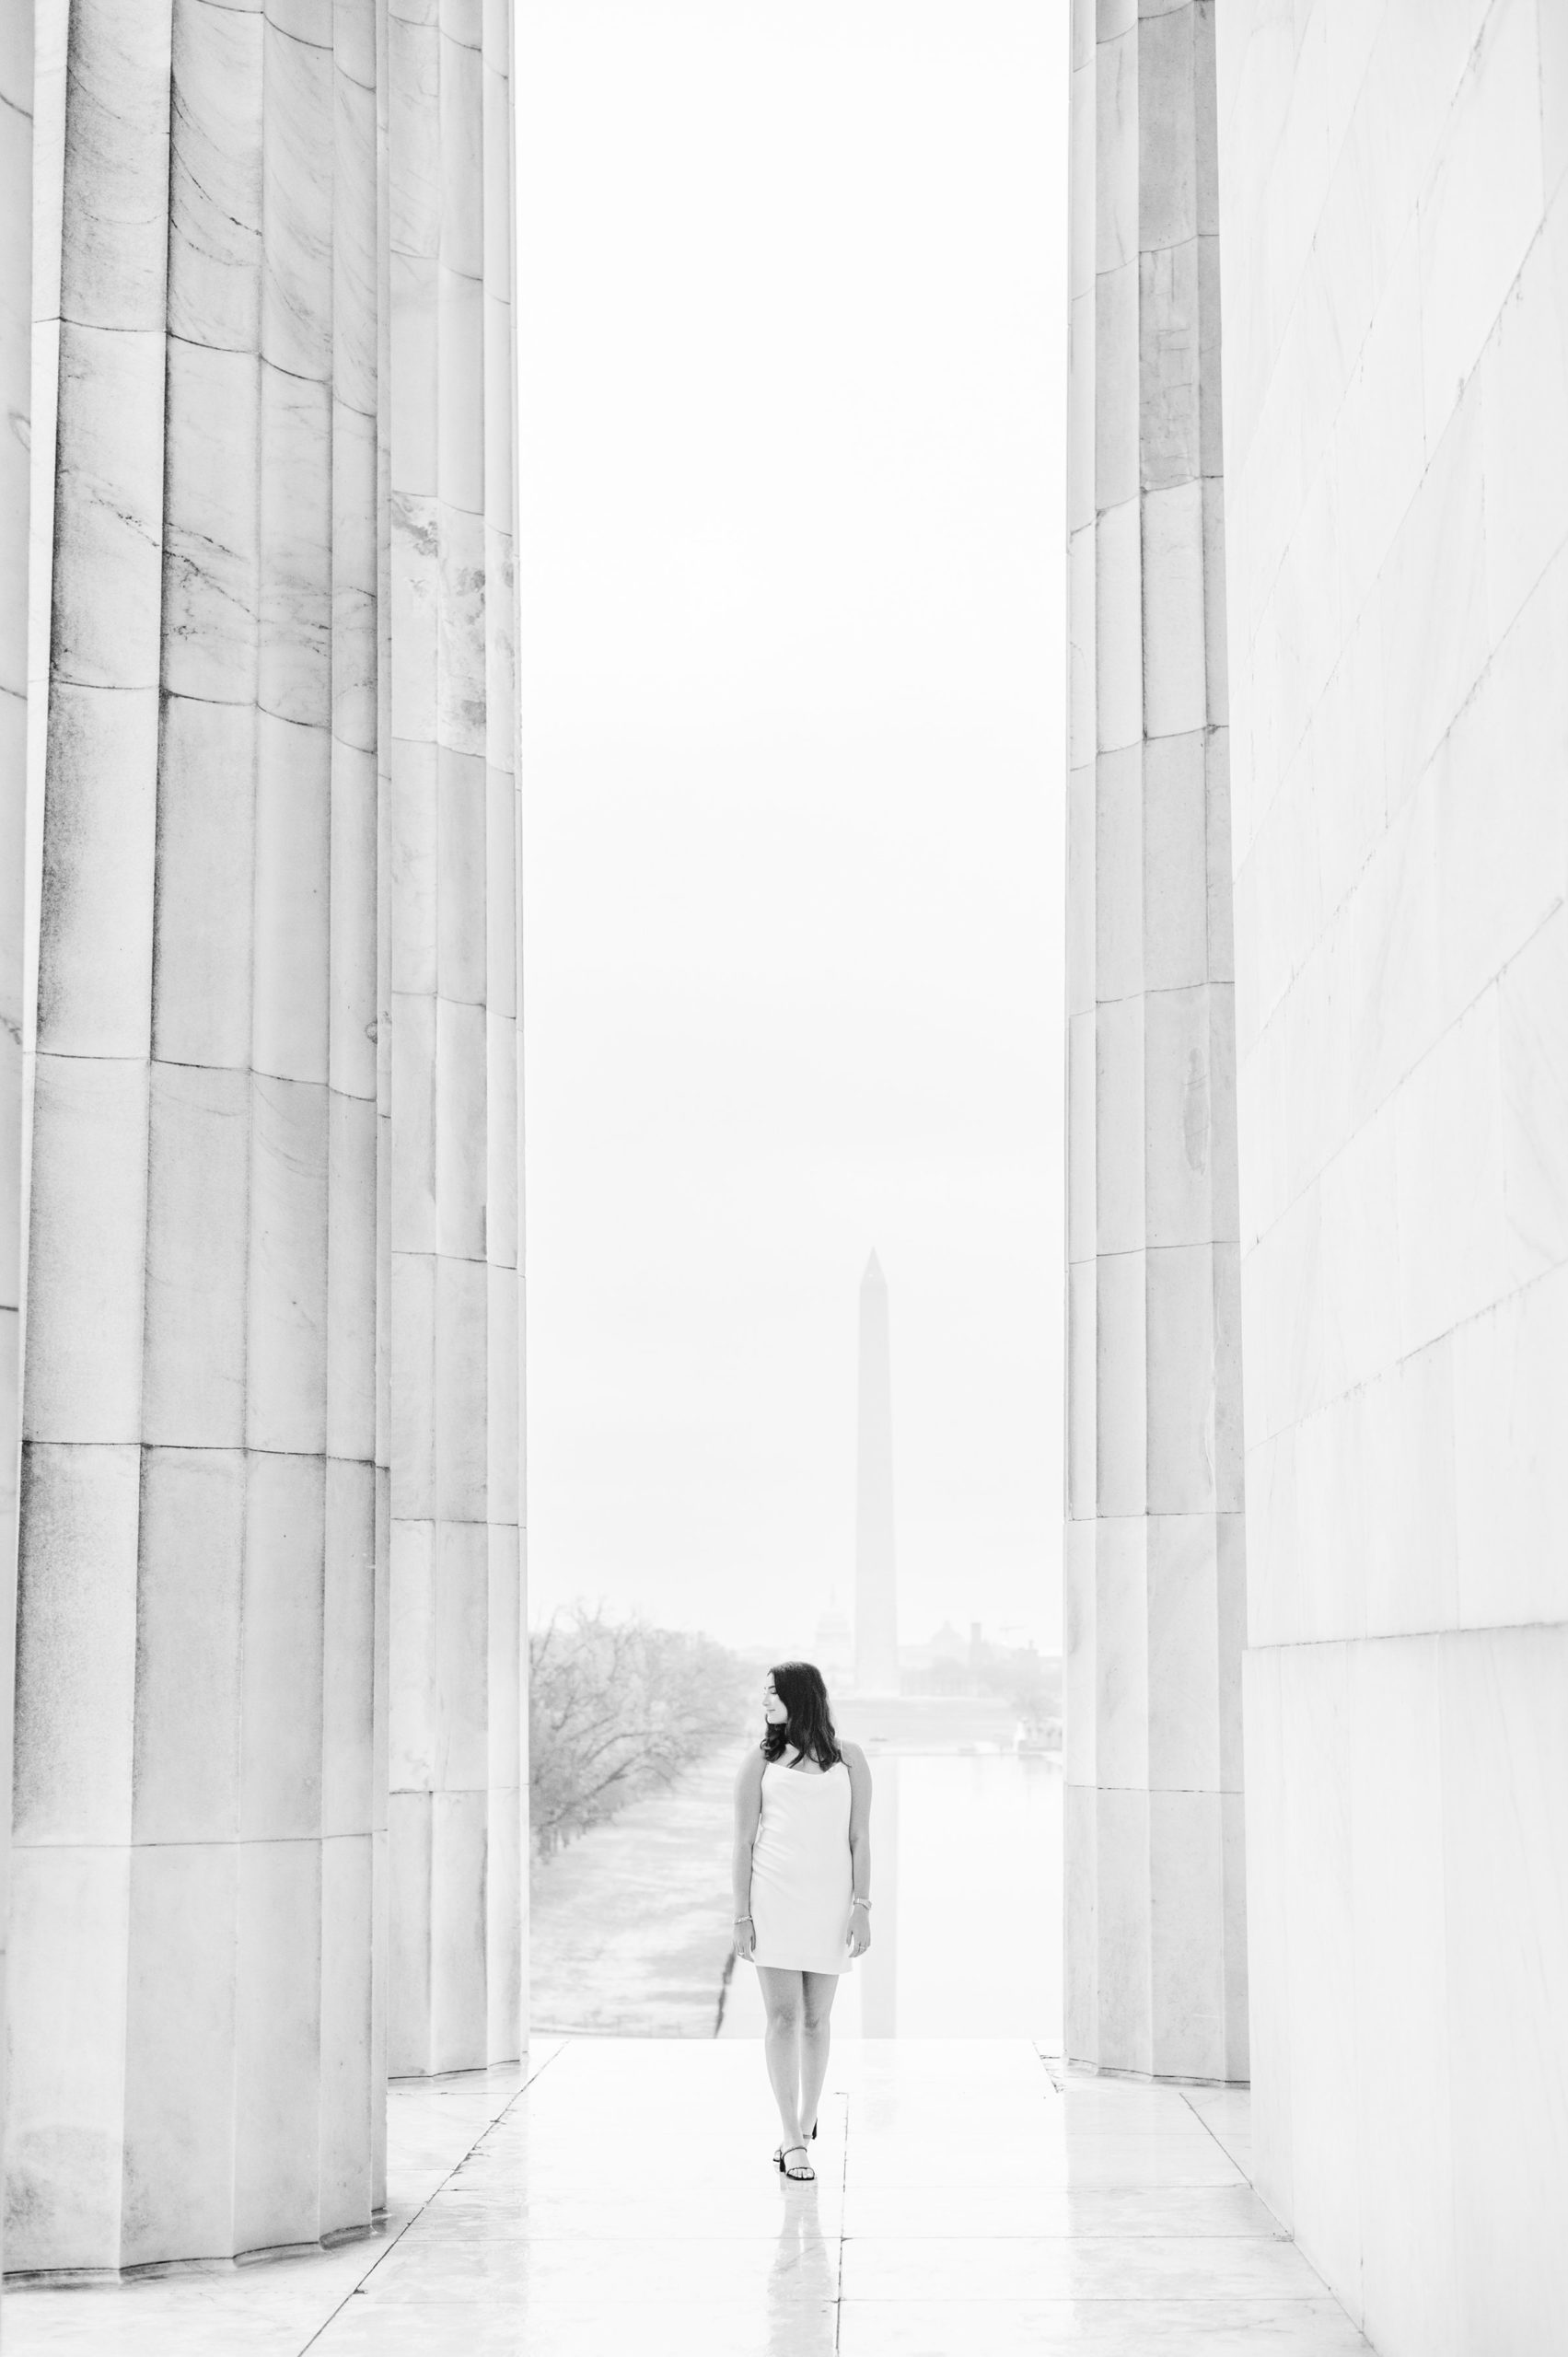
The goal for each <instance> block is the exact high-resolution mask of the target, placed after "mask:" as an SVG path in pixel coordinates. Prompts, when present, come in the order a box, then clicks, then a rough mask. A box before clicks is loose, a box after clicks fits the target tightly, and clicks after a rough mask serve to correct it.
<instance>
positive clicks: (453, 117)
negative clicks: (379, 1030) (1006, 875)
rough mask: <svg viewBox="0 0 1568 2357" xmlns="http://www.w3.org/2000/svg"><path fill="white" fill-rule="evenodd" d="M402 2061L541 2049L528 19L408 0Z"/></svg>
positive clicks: (395, 578) (393, 228)
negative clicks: (522, 207)
mask: <svg viewBox="0 0 1568 2357" xmlns="http://www.w3.org/2000/svg"><path fill="white" fill-rule="evenodd" d="M389 30H390V83H391V119H390V151H389V152H390V240H391V265H390V266H391V582H392V589H391V594H392V714H391V728H392V746H391V788H392V802H391V841H392V850H391V1036H392V1062H391V1108H392V1141H393V1144H392V1194H391V1223H392V1237H391V1245H392V1266H391V1368H392V1402H393V1409H392V1414H393V1450H392V1509H391V1511H392V1541H391V1580H392V1674H391V1766H390V1778H391V1804H390V1806H391V1816H390V1828H391V1904H392V1945H391V1956H390V1967H391V1986H390V1995H389V2009H390V2010H389V2067H390V2068H391V2070H392V2071H393V2072H397V2073H423V2072H430V2071H447V2070H455V2069H461V2068H467V2067H471V2066H473V2065H476V2064H480V2063H483V2062H485V2061H494V2060H497V2059H501V2058H504V2057H509V2056H512V2055H515V2054H517V2052H518V2051H519V2050H520V2041H521V2035H522V2026H521V2020H520V1991H521V1972H522V1950H521V1938H522V1933H521V1888H522V1876H521V1864H522V1829H521V1822H520V1782H521V1774H520V1770H521V1754H520V1728H519V1704H520V1666H521V1571H520V1522H521V1501H520V1471H521V1400H520V1380H519V1373H520V1364H521V1344H520V1332H521V1303H520V1293H519V1287H520V1268H519V1256H518V1171H519V1167H520V1156H519V1145H518V1087H517V855H518V827H517V764H516V758H515V750H514V739H515V733H516V698H515V690H514V684H513V668H514V647H513V640H514V621H513V607H514V587H513V485H512V431H513V428H512V417H513V378H514V366H513V336H512V304H511V274H512V261H511V241H512V227H511V220H512V177H513V176H512V157H511V112H510V90H509V77H510V64H511V62H510V54H509V41H510V12H509V10H508V9H507V8H506V7H505V6H501V5H496V4H495V0H493V4H492V5H490V6H484V7H483V8H481V7H480V6H475V5H472V4H471V0H441V5H440V6H435V5H431V4H430V0H393V6H392V10H391V20H390V27H389Z"/></svg>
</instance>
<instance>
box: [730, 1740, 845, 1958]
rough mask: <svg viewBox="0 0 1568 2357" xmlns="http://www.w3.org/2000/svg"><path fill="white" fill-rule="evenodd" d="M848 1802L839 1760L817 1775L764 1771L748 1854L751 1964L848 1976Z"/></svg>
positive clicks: (772, 1766) (774, 1765)
mask: <svg viewBox="0 0 1568 2357" xmlns="http://www.w3.org/2000/svg"><path fill="white" fill-rule="evenodd" d="M849 1796H850V1795H849V1770H848V1769H847V1768H846V1767H845V1765H844V1763H843V1761H842V1759H840V1760H836V1761H835V1762H834V1764H833V1766H832V1767H831V1768H825V1769H824V1770H823V1771H822V1772H821V1774H820V1775H813V1774H810V1773H809V1772H807V1773H806V1774H802V1772H801V1771H800V1770H799V1769H797V1768H786V1767H785V1766H784V1761H783V1760H782V1759H770V1760H769V1762H768V1764H767V1766H766V1767H765V1768H764V1769H763V1771H762V1821H761V1824H760V1825H759V1826H758V1828H757V1839H756V1840H755V1842H754V1843H753V1845H752V1850H751V1925H752V1929H753V1931H754V1932H755V1933H756V1936H757V1946H756V1952H755V1954H754V1955H753V1956H752V1958H751V1961H752V1963H753V1964H772V1965H778V1966H781V1967H782V1968H784V1970H785V1971H789V1972H847V1971H848V1970H849V1968H850V1956H849V1947H848V1942H849V1911H850V1910H849V1902H850V1896H851V1891H852V1887H853V1886H852V1882H851V1870H850V1855H849Z"/></svg>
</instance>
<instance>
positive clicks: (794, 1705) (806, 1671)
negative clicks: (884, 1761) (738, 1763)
mask: <svg viewBox="0 0 1568 2357" xmlns="http://www.w3.org/2000/svg"><path fill="white" fill-rule="evenodd" d="M768 1675H769V1677H770V1678H772V1681H773V1691H774V1693H775V1694H776V1695H777V1696H778V1698H779V1701H781V1702H782V1703H783V1704H784V1709H785V1710H786V1711H787V1712H788V1713H789V1716H788V1718H787V1719H786V1720H785V1721H784V1724H783V1725H782V1726H774V1725H770V1726H768V1727H766V1728H764V1729H763V1733H762V1757H763V1759H783V1757H784V1753H785V1752H786V1751H798V1752H799V1754H800V1756H801V1758H802V1759H814V1760H815V1761H816V1762H817V1765H818V1767H819V1768H820V1769H821V1770H822V1771H823V1772H824V1774H826V1772H827V1771H828V1770H829V1769H830V1768H832V1767H836V1766H837V1764H838V1762H839V1761H840V1760H841V1759H842V1758H843V1753H842V1751H841V1750H840V1749H839V1739H838V1736H836V1735H835V1734H834V1733H833V1714H832V1713H831V1712H830V1710H829V1708H828V1689H827V1688H826V1687H825V1686H824V1685H823V1683H822V1673H821V1671H820V1670H819V1668H818V1667H817V1665H816V1663H815V1662H809V1661H780V1662H775V1663H774V1664H773V1666H772V1669H771V1670H770V1671H769V1673H768Z"/></svg>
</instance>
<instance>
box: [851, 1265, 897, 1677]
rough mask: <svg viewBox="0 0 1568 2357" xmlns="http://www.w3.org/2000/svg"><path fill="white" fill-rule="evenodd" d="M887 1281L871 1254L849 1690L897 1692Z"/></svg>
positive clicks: (863, 1307)
mask: <svg viewBox="0 0 1568 2357" xmlns="http://www.w3.org/2000/svg"><path fill="white" fill-rule="evenodd" d="M891 1357H892V1353H891V1345H890V1342H889V1332H888V1280H887V1278H886V1277H885V1276H884V1275H883V1274H882V1263H881V1261H880V1260H878V1259H877V1255H876V1253H875V1252H873V1254H872V1255H871V1258H870V1260H868V1261H867V1262H866V1264H865V1276H864V1277H863V1278H862V1279H861V1282H860V1413H859V1424H858V1431H857V1435H856V1438H857V1449H856V1474H857V1480H856V1492H855V1517H854V1683H855V1690H856V1692H857V1693H861V1694H896V1693H897V1692H898V1690H899V1592H898V1565H897V1558H896V1556H895V1554H894V1551H893V1383H892V1365H891Z"/></svg>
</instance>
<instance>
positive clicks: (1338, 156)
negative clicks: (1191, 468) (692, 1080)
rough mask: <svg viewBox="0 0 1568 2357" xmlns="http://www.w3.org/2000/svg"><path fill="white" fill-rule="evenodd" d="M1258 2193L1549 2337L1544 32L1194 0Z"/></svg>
mask: <svg viewBox="0 0 1568 2357" xmlns="http://www.w3.org/2000/svg"><path fill="white" fill-rule="evenodd" d="M1218 22H1219V49H1218V91H1219V97H1218V125H1219V166H1220V173H1219V180H1220V230H1221V253H1222V256H1223V273H1222V279H1223V293H1224V308H1225V344H1224V384H1225V482H1226V505H1227V522H1226V556H1227V569H1228V586H1229V613H1230V655H1229V670H1230V688H1231V709H1232V727H1233V740H1234V761H1233V799H1232V829H1233V850H1234V859H1235V875H1236V956H1237V1044H1238V1080H1237V1097H1238V1111H1239V1137H1240V1209H1241V1237H1242V1252H1243V1259H1242V1317H1243V1339H1244V1366H1245V1374H1246V1430H1247V1466H1246V1472H1247V1496H1248V1515H1249V1530H1248V1622H1249V1655H1248V1662H1247V1679H1246V1745H1247V1795H1248V1855H1249V1885H1250V1897H1249V1907H1250V1922H1251V1968H1252V2056H1253V2074H1254V2104H1253V2121H1254V2133H1255V2139H1256V2145H1257V2151H1258V2154H1259V2160H1260V2189H1261V2190H1262V2192H1263V2193H1264V2195H1265V2197H1266V2199H1267V2200H1269V2201H1270V2202H1271V2204H1272V2206H1273V2208H1274V2209H1275V2210H1276V2211H1277V2212H1278V2213H1279V2214H1280V2216H1281V2217H1282V2218H1283V2220H1284V2221H1285V2222H1286V2223H1288V2224H1289V2225H1290V2226H1291V2227H1292V2229H1293V2230H1294V2232H1295V2235H1296V2236H1297V2238H1298V2239H1299V2241H1300V2243H1301V2245H1302V2247H1303V2248H1304V2249H1305V2250H1306V2251H1307V2255H1308V2257H1309V2258H1312V2259H1313V2260H1314V2261H1315V2263H1316V2264H1317V2265H1318V2267H1319V2268H1320V2269H1321V2270H1323V2272H1324V2273H1325V2274H1326V2275H1327V2276H1328V2278H1329V2279H1330V2282H1332V2284H1333V2285H1334V2287H1335V2289H1336V2290H1337V2291H1338V2292H1339V2293H1340V2294H1341V2296H1342V2298H1343V2299H1344V2300H1345V2301H1346V2303H1347V2305H1349V2306H1350V2307H1351V2309H1352V2311H1353V2314H1354V2315H1355V2316H1357V2317H1358V2318H1360V2319H1361V2320H1363V2321H1364V2323H1365V2329H1366V2331H1367V2333H1368V2334H1369V2336H1370V2338H1371V2339H1372V2340H1373V2341H1374V2343H1375V2344H1376V2347H1377V2349H1378V2350H1379V2351H1382V2352H1383V2357H1469V2352H1472V2351H1479V2350H1488V2351H1491V2350H1496V2351H1508V2352H1509V2357H1546V2352H1547V2351H1557V2350H1560V2349H1561V2348H1562V2345H1563V2333H1564V2320H1565V2318H1568V2244H1565V2241H1564V2237H1563V2235H1562V2218H1563V2215H1564V2213H1565V2210H1568V2008H1565V2007H1564V2004H1563V2002H1562V1992H1563V1990H1564V1989H1565V1988H1568V1447H1565V1446H1564V1438H1563V1436H1564V1433H1565V1432H1568V905H1565V898H1568V791H1565V789H1568V662H1565V661H1564V654H1563V650H1564V648H1565V647H1568V440H1565V437H1564V434H1563V420H1564V418H1565V417H1568V184H1565V181H1564V165H1565V164H1568V14H1565V12H1564V11H1563V9H1562V6H1559V5H1555V0H1540V4H1539V5H1538V0H1387V5H1385V6H1380V7H1367V8H1365V9H1359V10H1358V9H1353V8H1343V7H1337V6H1331V5H1329V0H1306V5H1302V6H1297V7H1295V9H1294V10H1283V11H1282V10H1281V9H1279V8H1277V7H1273V6H1264V5H1261V0H1235V5H1227V6H1225V8H1223V9H1221V10H1220V12H1219V17H1218Z"/></svg>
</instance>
